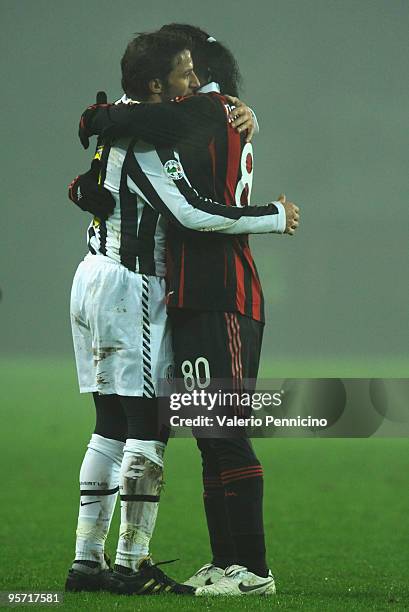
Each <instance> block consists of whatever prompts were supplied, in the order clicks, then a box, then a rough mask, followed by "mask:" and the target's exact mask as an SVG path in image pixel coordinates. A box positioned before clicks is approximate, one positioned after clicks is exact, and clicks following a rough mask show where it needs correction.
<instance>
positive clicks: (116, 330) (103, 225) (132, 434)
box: [66, 33, 286, 594]
mask: <svg viewBox="0 0 409 612" xmlns="http://www.w3.org/2000/svg"><path fill="white" fill-rule="evenodd" d="M153 62H156V65H152V63H153ZM130 67H131V68H130ZM122 68H123V73H124V72H126V71H128V72H129V70H131V71H133V73H134V74H135V75H136V76H135V79H134V81H135V82H134V83H133V90H132V93H133V97H135V98H136V97H137V98H138V99H139V100H141V101H142V100H143V101H148V102H152V103H154V102H159V101H161V100H163V99H170V98H173V97H174V96H176V95H186V94H188V93H191V92H192V90H193V89H195V88H196V87H197V86H198V85H199V82H198V80H197V77H196V75H195V74H194V72H193V66H192V62H191V58H190V53H189V51H188V43H187V41H186V39H183V38H182V37H181V36H180V35H177V36H176V35H170V34H163V33H162V34H151V35H142V36H139V37H137V38H136V39H135V40H134V41H132V42H131V43H130V45H129V46H128V48H127V51H126V53H125V55H124V58H123V60H122ZM144 71H145V72H144ZM155 74H156V75H158V76H157V77H153V78H152V76H153V75H155ZM134 92H135V93H134ZM127 93H128V92H127ZM97 155H98V156H99V157H100V158H101V167H102V175H101V183H102V184H103V185H104V187H105V188H107V189H108V190H109V191H110V192H111V194H112V195H113V197H114V199H115V203H116V205H115V209H114V212H113V214H112V215H111V216H110V217H109V219H108V220H105V221H103V220H99V221H95V220H94V222H93V223H92V224H91V226H90V228H89V231H88V246H89V251H90V253H89V254H88V255H87V257H86V258H85V260H84V261H83V262H82V263H81V264H80V266H79V268H78V270H77V273H76V275H75V278H74V283H73V290H72V301H71V314H72V326H73V337H74V346H75V354H76V361H77V369H78V376H79V381H80V390H81V392H92V393H93V394H94V401H95V404H96V411H97V424H96V428H95V433H94V434H93V436H92V438H91V441H90V444H89V446H88V451H87V453H86V456H85V458H84V462H83V465H82V468H81V474H80V485H81V505H80V516H79V520H78V528H77V545H76V558H75V562H74V564H73V566H72V568H71V570H70V572H69V576H68V579H67V583H66V588H67V589H68V590H83V589H86V590H90V589H93V588H94V589H95V590H98V589H100V588H109V589H110V590H114V591H117V592H127V593H137V594H139V593H141V594H142V593H144V594H150V593H154V592H155V593H156V592H161V591H163V590H166V591H170V592H173V593H180V594H189V593H193V589H192V588H190V587H188V586H183V585H178V584H177V583H175V582H174V581H172V580H171V579H169V578H168V577H167V576H166V575H165V574H164V573H163V572H161V570H159V568H157V567H156V566H153V565H152V564H151V562H150V560H149V559H148V555H149V541H150V537H151V535H152V531H153V528H154V524H155V520H156V513H157V508H158V502H159V493H160V488H161V483H162V468H163V452H164V448H165V443H166V434H165V435H164V434H163V432H158V431H157V422H156V409H155V408H156V399H155V396H156V394H157V391H158V389H157V385H158V381H159V380H160V379H163V378H165V377H166V374H167V372H168V370H169V368H171V366H172V355H171V350H170V338H169V330H168V325H167V321H166V311H165V300H164V297H165V287H164V280H163V277H164V274H165V263H164V239H165V230H166V218H167V219H170V220H171V221H172V222H174V223H177V224H179V225H181V226H184V227H185V228H187V229H190V230H196V231H220V232H223V233H226V234H243V233H249V232H251V233H267V232H274V231H276V232H279V233H282V232H283V231H284V230H285V228H286V219H285V212H284V209H283V207H282V206H281V205H280V204H279V203H273V204H270V205H267V206H265V207H251V208H229V207H225V206H222V205H218V204H216V203H214V202H210V201H209V200H208V199H207V198H202V197H200V196H199V195H198V194H197V192H195V191H194V190H193V189H190V193H189V195H188V197H187V198H186V197H185V196H183V195H182V194H181V191H180V190H179V189H177V187H176V186H175V183H174V181H177V180H182V179H184V173H183V168H182V166H181V165H180V163H179V161H178V159H171V160H168V162H167V163H165V164H164V163H163V161H161V159H160V157H159V155H158V153H157V152H156V151H155V150H152V147H151V146H146V145H144V144H143V143H142V142H138V141H137V140H136V139H134V140H131V139H129V138H124V139H121V140H118V141H116V142H115V146H112V147H108V146H106V147H101V148H100V149H99V150H98V152H97ZM75 188H76V185H75V184H74V185H73V186H72V189H75ZM78 195H80V194H77V197H78ZM153 201H154V202H155V206H153V205H152V202H153ZM125 440H126V445H125V447H124V444H123V443H124V441H125ZM123 451H124V452H123ZM118 479H119V482H120V484H119V490H120V494H121V502H122V505H121V508H122V509H121V528H120V537H119V542H118V550H117V557H116V564H115V572H114V574H113V575H112V574H109V572H108V571H107V568H106V564H105V562H104V558H103V554H104V542H105V539H106V535H107V532H108V529H109V524H110V520H111V517H112V512H113V508H114V505H115V499H116V493H117V491H118V484H117V483H118ZM115 575H116V576H117V577H118V575H120V579H119V578H118V579H117V580H115Z"/></svg>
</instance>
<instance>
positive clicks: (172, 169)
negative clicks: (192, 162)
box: [163, 159, 185, 181]
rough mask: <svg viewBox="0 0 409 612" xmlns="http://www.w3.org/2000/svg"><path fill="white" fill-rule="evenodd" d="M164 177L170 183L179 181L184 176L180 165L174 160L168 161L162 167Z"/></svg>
mask: <svg viewBox="0 0 409 612" xmlns="http://www.w3.org/2000/svg"><path fill="white" fill-rule="evenodd" d="M163 168H164V170H165V172H166V176H168V177H169V178H170V179H172V181H179V180H180V179H182V178H183V177H184V176H185V173H184V172H183V168H182V164H181V163H180V162H178V161H176V159H169V160H168V161H167V162H166V163H165V164H164V166H163Z"/></svg>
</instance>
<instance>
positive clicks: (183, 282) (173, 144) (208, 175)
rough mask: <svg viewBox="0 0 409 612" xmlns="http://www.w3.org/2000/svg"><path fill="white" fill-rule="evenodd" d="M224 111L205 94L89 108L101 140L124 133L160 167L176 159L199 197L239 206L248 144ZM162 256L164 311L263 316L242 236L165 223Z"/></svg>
mask: <svg viewBox="0 0 409 612" xmlns="http://www.w3.org/2000/svg"><path fill="white" fill-rule="evenodd" d="M230 110H231V107H230V106H229V104H228V101H227V99H226V98H225V97H224V96H223V95H221V94H219V93H216V92H212V93H207V94H198V95H195V96H189V97H187V98H180V99H177V100H175V101H173V102H170V103H162V104H139V105H133V106H132V107H129V106H128V107H126V106H123V107H118V106H117V107H112V108H111V109H108V110H105V111H103V112H101V113H99V114H98V113H97V115H96V119H95V121H96V125H94V128H95V132H96V133H100V134H102V135H103V137H112V136H115V137H118V136H125V135H126V136H133V137H138V138H140V139H142V140H144V141H146V142H149V143H151V144H153V145H154V146H155V147H156V150H157V153H158V155H159V157H160V158H161V161H162V163H163V164H164V168H166V165H167V164H168V163H169V160H175V158H176V160H175V161H176V162H178V161H180V162H181V165H182V167H183V169H184V173H185V178H186V179H187V181H188V183H189V184H190V186H193V187H194V188H195V190H197V191H198V192H199V193H200V194H201V195H202V196H204V197H208V198H210V199H211V200H214V201H218V202H222V203H224V204H226V205H227V206H228V207H240V208H242V207H247V206H248V205H249V203H250V195H251V187H252V181H253V165H254V160H253V148H252V145H251V144H249V143H246V142H245V136H244V135H243V134H242V135H241V134H239V133H238V132H237V131H236V130H234V129H233V128H232V126H231V124H230V123H229V120H228V115H229V112H230ZM107 113H108V114H109V121H107V116H106V115H107ZM99 119H100V120H101V121H100V124H99V125H98V121H99ZM170 170H172V169H170ZM172 178H173V179H174V183H175V185H176V186H177V187H178V188H179V190H180V191H181V192H183V189H185V188H186V181H185V179H183V180H178V177H177V176H175V175H174V174H173V173H172ZM232 212H233V210H232ZM237 212H238V211H237ZM243 212H244V211H243ZM248 212H250V210H249V211H248ZM254 212H256V211H254ZM216 231H217V230H216ZM282 231H283V230H282ZM166 253H167V271H166V277H167V284H168V293H167V303H168V307H169V308H185V309H199V310H219V311H224V312H240V313H241V314H243V315H246V316H248V317H251V318H253V319H255V320H257V321H264V299H263V293H262V289H261V284H260V280H259V276H258V273H257V269H256V266H255V263H254V260H253V256H252V254H251V251H250V247H249V243H248V236H247V235H243V234H241V235H237V236H233V235H228V234H222V233H216V232H214V231H207V232H200V233H198V232H194V233H192V232H186V231H184V230H183V228H181V227H180V226H178V225H177V224H171V223H170V224H169V225H168V228H167V238H166Z"/></svg>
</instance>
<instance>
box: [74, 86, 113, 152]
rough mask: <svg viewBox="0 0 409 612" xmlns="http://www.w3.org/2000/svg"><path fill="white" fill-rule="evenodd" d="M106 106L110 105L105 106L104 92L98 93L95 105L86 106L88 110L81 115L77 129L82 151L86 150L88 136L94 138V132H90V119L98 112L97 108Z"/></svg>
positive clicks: (105, 97) (105, 96)
mask: <svg viewBox="0 0 409 612" xmlns="http://www.w3.org/2000/svg"><path fill="white" fill-rule="evenodd" d="M107 106H111V105H110V104H107V95H106V93H105V91H99V92H98V93H97V99H96V104H92V105H91V106H88V108H87V109H86V110H85V111H84V112H83V113H82V115H81V119H80V125H79V128H78V137H79V139H80V141H81V144H82V146H83V147H84V149H88V147H89V139H90V136H94V132H93V131H92V119H93V117H94V114H95V111H96V110H98V108H104V107H107Z"/></svg>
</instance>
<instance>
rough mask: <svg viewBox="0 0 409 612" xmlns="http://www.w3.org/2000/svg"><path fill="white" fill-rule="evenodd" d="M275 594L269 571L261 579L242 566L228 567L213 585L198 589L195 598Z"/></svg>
mask: <svg viewBox="0 0 409 612" xmlns="http://www.w3.org/2000/svg"><path fill="white" fill-rule="evenodd" d="M275 592H276V586H275V583H274V578H273V574H272V573H271V571H270V570H269V572H268V576H267V577H263V576H257V575H256V574H253V573H252V572H249V570H248V569H247V567H243V566H242V565H230V567H227V568H226V570H225V572H224V576H223V578H220V580H218V581H217V582H216V583H215V584H209V585H208V586H202V587H198V588H197V589H196V596H197V597H207V596H209V597H210V596H215V595H220V596H223V595H224V596H230V597H237V596H239V595H274V594H275Z"/></svg>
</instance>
